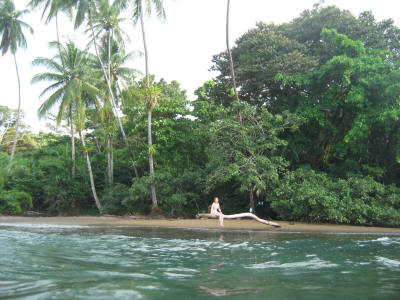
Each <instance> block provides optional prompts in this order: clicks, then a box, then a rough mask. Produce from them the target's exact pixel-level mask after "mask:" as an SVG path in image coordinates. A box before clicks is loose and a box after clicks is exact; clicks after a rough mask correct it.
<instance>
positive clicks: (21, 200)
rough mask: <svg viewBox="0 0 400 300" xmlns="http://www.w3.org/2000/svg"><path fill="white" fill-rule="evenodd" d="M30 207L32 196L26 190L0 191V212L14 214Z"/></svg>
mask: <svg viewBox="0 0 400 300" xmlns="http://www.w3.org/2000/svg"><path fill="white" fill-rule="evenodd" d="M28 208H32V197H31V195H29V194H28V193H26V192H21V191H18V190H14V189H13V190H9V191H1V192H0V213H3V214H9V215H16V214H20V213H21V212H22V211H24V210H26V209H28Z"/></svg>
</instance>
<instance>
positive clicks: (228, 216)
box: [198, 213, 282, 227]
mask: <svg viewBox="0 0 400 300" xmlns="http://www.w3.org/2000/svg"><path fill="white" fill-rule="evenodd" d="M198 216H199V217H205V218H218V216H216V215H212V214H198ZM245 217H248V218H252V219H254V220H256V221H258V222H260V223H263V224H266V225H270V226H274V227H282V226H281V225H279V224H278V223H274V222H270V221H267V220H264V219H260V218H259V217H257V216H256V215H255V214H252V213H241V214H234V215H224V219H237V218H245Z"/></svg>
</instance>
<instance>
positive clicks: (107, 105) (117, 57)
mask: <svg viewBox="0 0 400 300" xmlns="http://www.w3.org/2000/svg"><path fill="white" fill-rule="evenodd" d="M102 41H103V43H102V46H101V48H100V49H101V59H102V60H103V62H104V65H105V66H106V67H107V70H108V73H109V78H110V79H111V84H112V89H113V92H114V95H116V96H117V99H118V98H119V97H118V96H119V94H120V91H121V87H120V85H121V83H123V82H126V81H127V80H128V79H129V78H131V75H132V74H134V73H135V72H136V70H134V69H131V68H127V67H124V65H125V64H126V62H127V61H128V60H131V59H132V57H133V53H128V54H125V51H124V48H123V47H122V45H121V44H119V43H117V41H116V40H114V39H111V40H109V39H108V38H107V34H106V35H105V36H104V38H102ZM109 43H111V45H109ZM92 61H93V69H94V70H100V66H99V63H98V60H97V59H93V60H92ZM98 73H99V74H97V76H98V78H101V77H102V71H101V70H100V71H99V72H98ZM101 87H104V84H103V85H101V86H100V87H99V88H100V89H101ZM102 98H103V100H104V101H103V107H102V108H101V110H102V113H103V115H104V119H105V120H106V126H104V127H105V128H104V132H105V133H106V136H107V137H106V140H107V141H106V144H107V145H106V149H107V174H108V183H109V187H111V186H112V183H113V165H114V164H113V160H114V158H113V150H112V149H113V134H114V128H113V125H112V124H113V123H114V118H113V114H112V107H111V101H110V97H109V93H108V91H107V90H105V91H104V95H103V96H102Z"/></svg>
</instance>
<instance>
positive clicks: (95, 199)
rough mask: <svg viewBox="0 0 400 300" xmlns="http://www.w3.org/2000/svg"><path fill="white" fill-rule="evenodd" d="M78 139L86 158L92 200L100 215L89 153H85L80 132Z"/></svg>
mask: <svg viewBox="0 0 400 300" xmlns="http://www.w3.org/2000/svg"><path fill="white" fill-rule="evenodd" d="M79 137H80V139H81V143H82V146H83V152H84V153H85V156H86V162H87V167H88V172H89V179H90V187H91V188H92V193H93V198H94V201H95V203H96V207H97V209H98V210H99V213H100V214H101V213H102V212H103V207H102V206H101V203H100V200H99V197H98V196H97V193H96V186H95V185H94V178H93V171H92V164H91V163H90V157H89V152H87V150H86V149H85V140H84V138H83V135H82V131H81V130H79Z"/></svg>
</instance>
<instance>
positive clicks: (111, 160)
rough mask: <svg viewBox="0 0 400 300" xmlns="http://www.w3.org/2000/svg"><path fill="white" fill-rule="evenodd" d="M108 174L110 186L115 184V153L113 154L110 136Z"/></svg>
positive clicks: (108, 142)
mask: <svg viewBox="0 0 400 300" xmlns="http://www.w3.org/2000/svg"><path fill="white" fill-rule="evenodd" d="M107 176H108V187H110V188H111V187H112V185H113V181H114V179H113V154H112V139H111V137H110V136H108V137H107Z"/></svg>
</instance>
